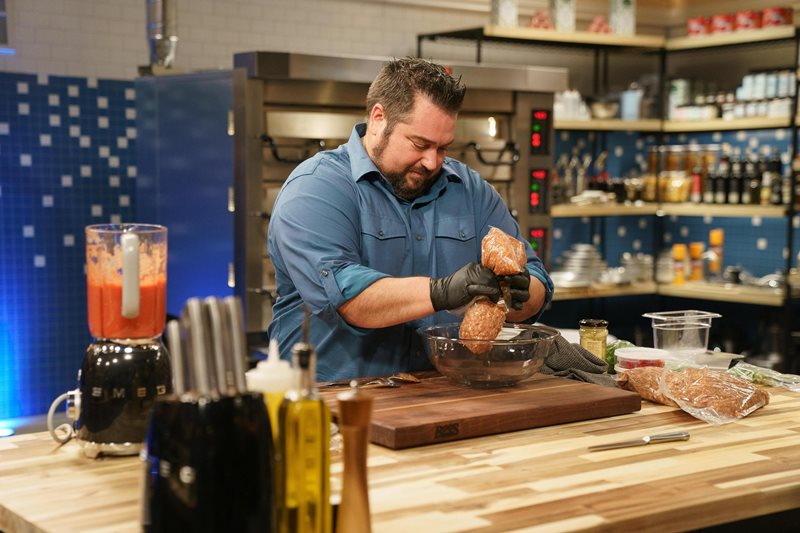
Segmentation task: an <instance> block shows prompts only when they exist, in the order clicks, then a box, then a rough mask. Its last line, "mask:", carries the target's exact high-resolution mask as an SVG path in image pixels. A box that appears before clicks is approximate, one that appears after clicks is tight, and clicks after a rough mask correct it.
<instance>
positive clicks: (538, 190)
mask: <svg viewBox="0 0 800 533" xmlns="http://www.w3.org/2000/svg"><path fill="white" fill-rule="evenodd" d="M547 177H548V171H547V170H543V169H535V170H531V180H530V185H531V188H530V201H529V205H528V212H529V213H531V214H546V213H547Z"/></svg>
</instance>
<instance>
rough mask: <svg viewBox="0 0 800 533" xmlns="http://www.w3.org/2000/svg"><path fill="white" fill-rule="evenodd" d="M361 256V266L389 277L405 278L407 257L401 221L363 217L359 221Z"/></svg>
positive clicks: (406, 246) (403, 227)
mask: <svg viewBox="0 0 800 533" xmlns="http://www.w3.org/2000/svg"><path fill="white" fill-rule="evenodd" d="M361 255H362V258H363V261H364V262H363V264H364V265H365V266H368V267H370V268H372V269H375V270H377V271H379V272H384V273H386V274H389V275H391V276H407V275H409V272H405V271H404V265H405V263H406V258H407V256H408V239H407V235H406V226H405V224H404V223H403V222H402V221H399V220H391V219H387V218H382V217H379V216H375V215H365V216H363V217H362V219H361Z"/></svg>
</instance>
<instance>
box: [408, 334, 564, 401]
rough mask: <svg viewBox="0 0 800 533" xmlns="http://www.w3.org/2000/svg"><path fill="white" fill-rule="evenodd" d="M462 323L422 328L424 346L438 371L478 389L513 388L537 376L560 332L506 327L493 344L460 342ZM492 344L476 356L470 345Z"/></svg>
mask: <svg viewBox="0 0 800 533" xmlns="http://www.w3.org/2000/svg"><path fill="white" fill-rule="evenodd" d="M459 326H460V324H458V323H453V324H439V325H437V326H429V327H426V328H420V329H419V330H418V331H419V334H420V335H421V336H422V338H423V345H424V346H425V352H426V353H427V354H428V358H429V359H430V360H431V362H432V363H433V366H435V367H436V370H438V371H439V372H441V373H442V374H443V375H444V376H447V377H448V378H449V379H450V380H451V381H453V382H455V383H458V384H460V385H465V386H467V387H475V388H490V387H509V386H512V385H515V384H517V383H519V382H520V381H522V380H524V379H527V378H529V377H531V376H532V375H534V374H535V373H536V372H538V371H539V369H540V368H541V367H542V365H543V364H544V360H545V359H546V358H547V354H548V353H549V351H550V346H551V345H552V343H553V341H554V340H555V338H556V337H558V335H559V333H558V330H555V329H553V328H550V327H547V326H541V325H535V326H530V325H527V324H504V325H503V330H502V331H501V332H500V335H498V336H497V339H495V340H493V341H477V340H474V339H459V337H458V328H459ZM475 343H481V344H483V343H488V344H489V345H491V349H490V350H488V351H486V352H484V353H474V352H472V351H471V350H470V349H469V348H468V347H467V346H468V345H470V344H472V345H473V346H474V345H475Z"/></svg>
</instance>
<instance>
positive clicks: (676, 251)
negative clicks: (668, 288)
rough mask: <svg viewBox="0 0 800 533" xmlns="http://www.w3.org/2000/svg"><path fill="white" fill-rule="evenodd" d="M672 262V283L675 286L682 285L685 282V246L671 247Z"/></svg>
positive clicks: (674, 245) (680, 244)
mask: <svg viewBox="0 0 800 533" xmlns="http://www.w3.org/2000/svg"><path fill="white" fill-rule="evenodd" d="M672 261H673V265H674V274H673V276H672V283H673V284H675V285H683V282H684V281H686V264H685V263H686V245H685V244H683V243H678V244H673V245H672Z"/></svg>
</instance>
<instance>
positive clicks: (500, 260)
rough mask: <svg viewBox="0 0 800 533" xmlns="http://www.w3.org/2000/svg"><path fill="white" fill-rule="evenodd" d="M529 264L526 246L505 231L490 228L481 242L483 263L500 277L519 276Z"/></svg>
mask: <svg viewBox="0 0 800 533" xmlns="http://www.w3.org/2000/svg"><path fill="white" fill-rule="evenodd" d="M527 262H528V258H527V256H526V255H525V245H524V244H523V243H522V241H520V240H518V239H515V238H514V237H512V236H511V235H509V234H508V233H506V232H504V231H503V230H500V229H497V228H490V229H489V233H487V234H486V236H485V237H484V238H483V240H482V241H481V263H483V266H485V267H486V268H488V269H490V270H492V271H493V272H494V273H495V274H497V275H498V276H508V275H511V274H519V273H520V272H522V269H524V268H525V264H526V263H527Z"/></svg>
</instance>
